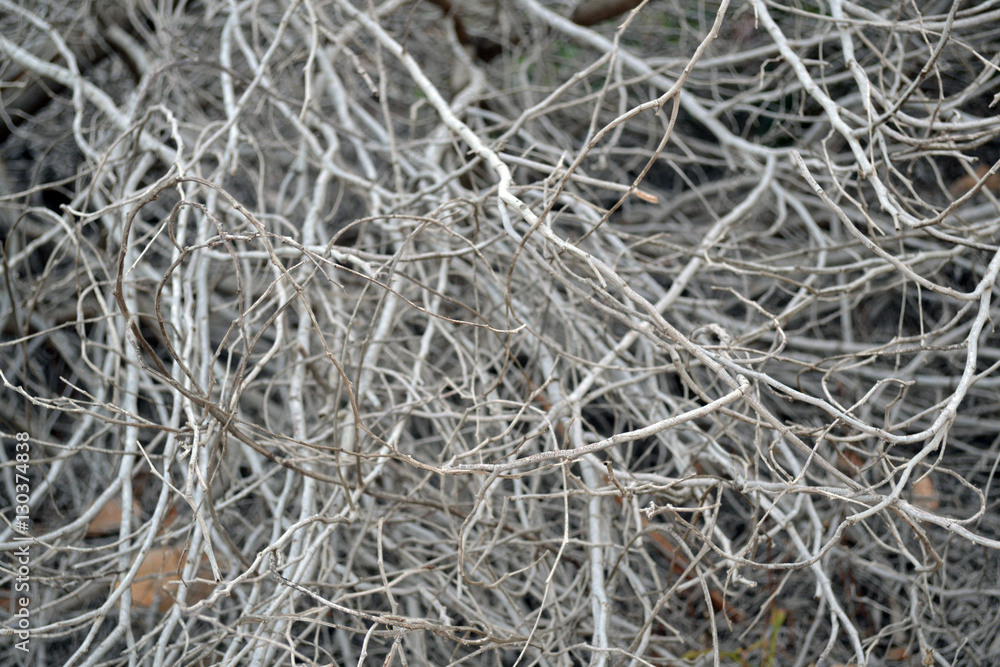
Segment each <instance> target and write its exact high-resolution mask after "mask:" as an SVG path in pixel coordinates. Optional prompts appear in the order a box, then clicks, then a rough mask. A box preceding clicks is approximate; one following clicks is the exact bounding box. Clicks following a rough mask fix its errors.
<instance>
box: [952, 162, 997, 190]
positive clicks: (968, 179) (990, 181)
mask: <svg viewBox="0 0 1000 667" xmlns="http://www.w3.org/2000/svg"><path fill="white" fill-rule="evenodd" d="M989 170H990V168H989V167H987V166H986V165H985V164H981V165H979V166H978V167H976V175H975V176H972V175H971V174H966V175H965V176H962V177H961V178H957V179H955V182H954V183H952V184H951V188H949V190H950V191H951V196H952V197H961V196H962V195H964V194H965V193H966V192H968V191H969V190H971V189H972V188H973V187H975V185H976V183H978V182H979V181H980V180H981V179H982V178H983V176H986V173H987V172H988V171H989ZM983 187H984V188H985V189H987V190H989V191H991V192H1000V174H990V177H989V178H987V179H986V182H985V183H983Z"/></svg>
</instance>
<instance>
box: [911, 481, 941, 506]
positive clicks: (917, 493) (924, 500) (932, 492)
mask: <svg viewBox="0 0 1000 667" xmlns="http://www.w3.org/2000/svg"><path fill="white" fill-rule="evenodd" d="M913 504H914V505H916V506H917V507H922V508H923V509H925V510H928V511H931V512H933V511H934V510H936V509H937V508H939V507H941V497H940V496H939V495H938V492H937V488H936V487H935V486H934V480H933V479H931V478H930V477H929V476H928V477H923V478H921V479H920V480H918V481H917V482H916V483H914V485H913Z"/></svg>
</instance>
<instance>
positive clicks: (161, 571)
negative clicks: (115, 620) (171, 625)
mask: <svg viewBox="0 0 1000 667" xmlns="http://www.w3.org/2000/svg"><path fill="white" fill-rule="evenodd" d="M185 556H186V552H185V549H183V548H182V547H157V548H154V549H151V550H150V552H149V553H148V554H146V558H145V560H143V561H142V565H140V566H139V571H138V572H136V575H135V579H134V580H133V581H132V604H133V605H135V606H136V607H152V606H154V605H156V606H157V609H158V610H159V611H160V612H165V611H167V610H168V609H170V607H172V606H173V604H174V596H176V594H177V586H178V584H179V583H180V581H181V570H183V569H184V563H185V562H186V558H185ZM202 575H210V573H209V572H208V571H207V568H203V571H201V572H199V576H202ZM212 588H213V587H212V585H211V584H208V583H206V582H195V583H194V584H193V585H191V586H190V588H189V590H188V594H187V598H186V601H187V603H188V604H192V603H194V602H198V601H200V600H204V599H205V598H206V597H208V595H209V593H211V592H212Z"/></svg>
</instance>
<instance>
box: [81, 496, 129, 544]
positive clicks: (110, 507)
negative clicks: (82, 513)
mask: <svg viewBox="0 0 1000 667" xmlns="http://www.w3.org/2000/svg"><path fill="white" fill-rule="evenodd" d="M141 513H142V508H141V507H140V506H139V502H138V501H137V500H133V501H132V516H136V515H138V514H141ZM121 525H122V504H121V500H119V499H118V498H112V499H111V500H109V501H108V503H107V504H106V505H105V506H104V507H102V508H101V511H100V512H98V513H97V516H95V517H94V518H93V520H91V522H90V524H89V525H88V526H87V537H101V536H102V535H111V534H114V533H117V532H118V530H119V529H120V528H121Z"/></svg>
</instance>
